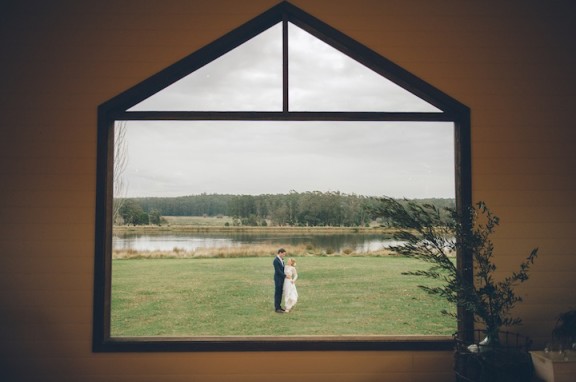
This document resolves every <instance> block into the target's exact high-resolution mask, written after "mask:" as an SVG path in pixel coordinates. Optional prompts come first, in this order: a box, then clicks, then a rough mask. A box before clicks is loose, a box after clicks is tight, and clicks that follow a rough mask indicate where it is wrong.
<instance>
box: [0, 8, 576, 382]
mask: <svg viewBox="0 0 576 382" xmlns="http://www.w3.org/2000/svg"><path fill="white" fill-rule="evenodd" d="M277 3H278V1H275V0H244V1H238V0H162V1H159V0H142V1H136V0H118V1H102V0H82V1H75V0H67V1H65V0H59V1H43V0H34V1H30V0H23V1H2V2H1V3H0V52H1V53H0V54H1V56H0V57H1V59H0V108H1V110H0V128H1V135H0V370H1V371H0V375H1V376H2V377H1V378H2V380H6V381H42V382H45V381H224V380H236V381H270V380H271V379H272V378H274V379H275V380H278V381H287V380H294V379H297V380H300V381H324V380H331V381H335V382H338V381H395V382H398V381H411V382H415V381H427V382H430V381H445V380H451V371H450V369H451V355H450V353H449V352H439V353H436V352H300V353H299V352H280V353H164V354H156V353H146V354H133V353H124V354H116V353H108V354H93V353H92V352H91V330H92V282H93V274H92V271H93V256H94V202H95V179H96V175H95V169H96V159H95V158H96V108H97V106H98V105H99V104H101V103H102V102H104V101H106V100H108V99H110V98H112V97H114V96H115V95H117V94H118V93H120V92H122V91H124V90H126V89H128V88H130V87H132V86H133V85H135V84H137V83H139V82H140V81H142V80H144V79H146V78H148V77H149V76H150V75H152V74H154V73H156V72H158V71H160V70H161V69H164V68H165V67H167V66H169V65H171V64H173V63H174V62H175V61H177V60H178V59H180V58H182V57H184V56H187V55H188V54H190V53H192V52H194V51H195V50H197V49H198V48H200V47H202V46H204V45H205V44H207V43H209V42H211V41H213V40H215V39H217V38H218V37H220V36H222V35H223V34H224V33H226V32H228V31H230V30H232V29H233V28H235V27H237V26H239V25H240V24H242V23H244V22H245V21H247V20H249V19H251V18H253V17H255V16H257V15H259V14H260V13H261V12H263V11H265V10H266V9H268V8H270V7H272V6H273V5H275V4H277ZM293 4H294V5H296V6H298V7H300V8H302V9H303V10H305V11H307V12H308V13H311V14H312V15H314V16H316V17H318V18H320V19H321V20H323V21H324V22H326V23H328V24H330V25H332V26H333V27H335V28H337V29H339V30H341V31H342V32H344V33H345V34H347V35H349V36H350V37H352V38H354V39H356V40H358V41H360V42H361V43H363V44H365V45H367V46H368V47H370V48H372V49H374V50H376V51H378V52H379V53H380V54H382V55H383V56H385V57H387V58H389V59H391V60H392V61H394V62H396V63H397V64H399V65H401V66H402V67H404V68H405V69H407V70H408V71H410V72H412V73H413V74H415V75H417V76H419V77H421V78H422V79H424V80H425V81H427V82H429V83H431V84H432V85H434V86H436V87H437V88H439V89H440V90H442V91H444V92H445V93H447V94H449V95H451V96H452V97H454V98H456V99H457V100H459V101H460V102H462V103H464V104H466V105H468V106H469V107H470V108H471V110H472V159H473V196H474V199H475V200H485V201H487V202H488V204H489V206H490V207H491V208H492V209H493V210H494V211H495V212H496V213H497V214H498V215H499V216H500V217H501V218H502V225H501V227H500V230H499V233H498V234H497V236H496V245H497V262H498V264H499V265H500V268H499V269H501V270H502V271H510V270H513V269H515V267H516V266H517V264H518V263H519V262H520V260H521V259H522V258H523V257H524V256H526V255H527V254H528V253H529V251H530V249H531V248H532V247H535V246H538V247H540V257H539V258H538V260H537V264H536V265H535V267H534V271H533V272H532V277H531V279H530V280H529V281H528V282H527V283H526V284H525V285H523V286H522V288H521V291H522V292H523V294H524V296H525V301H524V303H523V304H522V305H520V306H519V308H518V309H517V310H516V313H518V314H519V315H520V316H521V317H522V318H523V319H524V326H522V327H520V328H518V330H520V331H521V332H522V333H523V334H527V335H529V336H531V337H533V338H534V339H535V341H536V345H535V346H536V347H541V346H542V344H543V343H544V342H545V341H546V338H547V337H548V335H549V332H550V330H551V328H552V325H553V323H554V318H555V316H556V315H557V314H559V313H560V312H561V311H563V310H566V309H568V308H571V307H572V308H573V307H575V306H576V297H575V294H574V292H573V289H574V288H573V286H574V285H573V283H574V280H575V279H576V253H575V249H574V248H575V247H574V243H573V237H574V232H576V218H574V212H575V208H574V204H573V203H574V200H573V199H574V197H575V196H576V180H575V177H574V165H576V150H575V149H574V143H576V123H575V122H574V118H573V110H574V107H575V106H574V105H575V104H576V102H575V101H576V93H575V89H576V70H574V68H575V67H576V39H575V38H574V36H576V7H575V5H574V3H573V2H572V1H570V0H567V1H544V0H542V1H536V0H532V1H530V0H517V1H507V2H503V1H500V0H498V1H496V0H494V1H462V0H437V1H429V0H403V1H397V0H380V1H376V0H293ZM286 368H293V371H292V373H290V374H284V370H286Z"/></svg>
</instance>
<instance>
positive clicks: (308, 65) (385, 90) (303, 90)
mask: <svg viewBox="0 0 576 382" xmlns="http://www.w3.org/2000/svg"><path fill="white" fill-rule="evenodd" d="M288 46H289V60H290V62H289V66H288V67H289V71H290V72H289V73H290V74H289V77H290V92H289V100H290V110H291V111H380V112H387V111H389V112H438V111H439V110H438V109H437V108H435V107H434V106H432V105H430V104H429V103H427V102H425V101H423V100H422V99H420V98H419V97H416V96H415V95H413V94H412V93H410V92H408V91H406V90H405V89H403V88H401V87H400V86H398V85H396V84H394V83H392V82H391V81H389V80H388V79H386V78H384V77H382V76H381V75H379V74H378V73H376V72H374V71H372V70H371V69H369V68H367V67H365V66H363V65H362V64H360V63H359V62H357V61H355V60H353V59H352V58H350V57H349V56H347V55H345V54H343V53H341V52H339V51H338V50H336V49H334V48H333V47H331V46H329V45H328V44H326V43H324V42H323V41H320V40H319V39H317V38H316V37H314V36H312V35H311V34H309V33H308V32H306V31H304V30H302V29H300V28H298V27H297V26H295V25H293V24H289V44H288Z"/></svg>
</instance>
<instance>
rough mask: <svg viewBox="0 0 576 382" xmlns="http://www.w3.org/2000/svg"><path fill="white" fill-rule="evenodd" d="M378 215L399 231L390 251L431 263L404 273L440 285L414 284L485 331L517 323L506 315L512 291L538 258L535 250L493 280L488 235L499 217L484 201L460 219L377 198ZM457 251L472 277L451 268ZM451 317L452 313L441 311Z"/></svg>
mask: <svg viewBox="0 0 576 382" xmlns="http://www.w3.org/2000/svg"><path fill="white" fill-rule="evenodd" d="M381 202H382V204H381V206H380V210H379V213H380V214H381V215H382V216H385V217H387V218H388V219H389V220H390V221H391V222H392V225H393V226H395V227H396V228H397V229H398V232H397V233H396V234H395V235H394V238H395V239H396V240H398V241H400V242H401V243H402V244H400V245H396V246H392V247H390V249H391V250H392V251H393V252H395V253H397V254H400V255H403V256H407V257H411V258H415V259H419V260H422V261H425V262H427V263H430V264H432V265H431V267H430V268H429V269H427V270H415V271H410V272H405V273H404V274H407V275H415V276H421V277H424V278H429V279H436V280H441V281H442V285H441V286H434V287H430V286H425V285H419V288H421V289H423V290H424V291H426V292H427V293H429V294H431V295H437V296H440V297H442V298H444V299H446V300H447V301H448V302H450V303H453V304H454V305H455V306H459V307H462V308H464V309H465V310H466V311H468V312H470V313H472V314H473V316H474V320H475V321H476V322H482V323H483V324H484V325H485V327H486V330H487V331H488V332H489V333H490V332H491V333H496V332H497V331H498V330H499V329H500V327H502V326H512V325H518V324H520V323H521V319H520V318H517V317H511V316H510V312H511V310H512V309H513V308H514V307H515V306H516V304H517V303H519V302H522V297H520V296H518V295H517V294H516V293H515V292H514V287H515V286H516V285H518V284H519V283H522V282H524V281H526V280H528V271H529V269H530V267H531V265H532V264H533V263H534V260H535V258H536V257H537V253H538V249H537V248H536V249H533V250H532V252H531V253H530V255H529V256H528V257H527V258H526V259H525V260H524V261H523V262H522V263H521V264H520V267H519V271H518V272H513V273H512V274H511V275H509V276H507V277H505V278H504V279H503V280H501V281H497V280H496V279H495V278H494V272H495V271H496V265H495V264H494V262H493V256H494V244H493V242H492V241H491V240H490V235H492V234H493V233H494V232H495V229H496V227H497V226H498V225H499V223H500V219H499V218H498V217H497V216H496V215H494V214H493V213H492V212H491V211H490V210H489V209H488V207H487V206H486V204H485V203H484V202H478V203H476V204H475V205H474V206H473V207H471V208H470V209H469V211H467V214H464V215H462V216H459V214H458V213H457V212H456V210H455V209H453V208H445V209H444V210H445V211H442V210H440V209H439V208H437V207H435V206H434V205H431V204H417V203H415V202H412V201H409V200H404V201H403V203H401V202H400V201H397V200H395V199H392V198H383V199H381ZM456 253H468V254H470V255H471V256H472V260H473V271H474V272H473V277H472V279H469V277H466V276H465V273H466V271H469V269H468V270H466V269H464V268H463V267H458V266H457V265H456V264H455V257H456ZM442 313H444V314H449V315H452V316H455V313H454V312H447V311H443V312H442Z"/></svg>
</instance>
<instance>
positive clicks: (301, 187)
mask: <svg viewBox="0 0 576 382" xmlns="http://www.w3.org/2000/svg"><path fill="white" fill-rule="evenodd" d="M116 128H117V129H118V130H119V131H118V133H117V135H116V136H117V137H118V138H119V139H117V141H116V145H117V146H121V147H117V149H116V150H115V152H116V153H117V157H116V161H119V160H121V159H122V158H124V159H125V161H124V162H125V166H124V167H123V168H118V170H119V171H120V172H121V173H120V174H118V175H122V177H123V183H122V184H124V185H125V187H124V188H123V189H121V192H120V193H119V194H117V193H116V191H115V194H114V197H115V201H117V202H119V203H120V206H119V215H118V219H117V220H115V222H116V224H115V225H114V227H113V240H112V246H113V253H112V259H113V260H112V273H111V274H112V276H111V280H112V286H113V288H112V296H111V335H112V337H154V336H156V337H166V336H172V337H177V336H183V337H205V336H241V337H242V336H260V337H258V338H262V337H261V336H267V337H269V338H272V337H274V336H278V335H279V333H278V319H277V317H276V316H275V313H274V311H273V309H272V307H273V283H272V275H273V267H272V257H273V254H274V253H275V251H276V250H277V248H279V247H280V246H282V247H284V248H287V250H288V252H289V256H294V257H295V258H297V259H298V260H297V261H298V273H299V275H300V276H301V277H300V278H299V280H298V293H299V294H300V301H299V302H298V304H297V305H296V308H295V310H294V312H291V313H290V314H291V315H293V316H294V318H291V319H292V320H295V322H296V321H297V322H298V325H287V326H285V327H283V328H282V333H281V335H282V336H291V337H293V338H295V337H298V336H340V335H342V336H371V337H374V336H379V335H382V336H388V335H391V336H397V335H442V336H449V335H450V334H451V333H453V332H454V331H455V330H456V321H455V320H454V319H453V318H451V317H449V316H446V315H443V314H442V313H441V311H442V309H446V310H451V305H450V304H449V303H445V302H443V301H439V300H436V299H434V298H433V297H430V296H427V295H426V294H422V292H421V291H420V290H419V288H417V285H416V282H415V281H414V280H413V279H412V278H409V277H406V276H404V275H402V272H405V271H408V270H412V269H413V268H414V267H416V266H421V263H418V262H411V261H410V260H408V259H405V258H402V257H398V256H387V255H386V254H387V252H386V248H387V246H388V245H389V244H393V242H391V241H390V240H391V238H390V237H389V236H386V232H385V230H383V229H382V227H381V223H382V222H381V221H378V219H377V217H376V216H374V215H372V214H370V213H369V211H370V206H374V205H375V204H373V203H375V200H374V199H373V198H371V197H372V196H376V197H377V196H383V195H387V196H394V197H408V198H436V200H437V201H438V200H439V199H444V200H445V201H446V202H450V201H452V202H453V200H454V183H455V181H454V154H453V152H454V149H453V148H454V141H453V136H454V133H453V130H454V126H453V124H452V123H444V122H443V123H413V122H412V123H408V122H334V121H332V122H320V121H314V122H288V121H209V122H206V121H128V122H117V123H116ZM115 168H117V167H116V166H115ZM119 178H120V177H115V179H119ZM115 181H116V180H115ZM115 190H116V188H115ZM154 226H156V228H154ZM351 253H354V255H353V256H348V255H349V254H351ZM165 258H169V259H170V260H168V261H166V260H164V259H165ZM126 259H130V261H125V260H126ZM341 280H346V282H344V283H343V282H341ZM231 292H232V293H231ZM334 309H337V314H326V312H332V311H333V310H334ZM375 317H376V319H374V318H375ZM421 317H426V319H425V320H422V319H418V318H421ZM319 318H320V319H319ZM342 322H346V325H342ZM399 323H401V324H399ZM311 338H312V337H311Z"/></svg>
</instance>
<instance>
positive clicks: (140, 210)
mask: <svg viewBox="0 0 576 382" xmlns="http://www.w3.org/2000/svg"><path fill="white" fill-rule="evenodd" d="M418 202H420V203H430V204H433V205H436V206H437V207H441V208H443V207H446V206H448V207H449V206H453V205H454V199H419V200H418ZM380 205H381V200H380V199H379V198H375V197H368V196H361V195H355V194H344V193H341V192H320V191H310V192H303V193H299V192H296V191H291V192H290V193H288V194H262V195H229V194H200V195H190V196H182V197H172V198H158V197H155V198H130V199H125V200H124V203H123V205H122V208H121V212H120V214H121V216H122V219H123V220H124V224H134V225H138V224H161V222H162V216H224V215H225V216H231V217H232V218H233V225H237V226H239V225H243V226H267V225H272V226H307V227H316V226H332V227H361V226H366V225H368V224H370V222H372V221H374V220H376V219H377V218H379V219H381V217H382V214H381V209H380ZM382 223H383V224H385V223H386V222H385V221H382Z"/></svg>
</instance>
